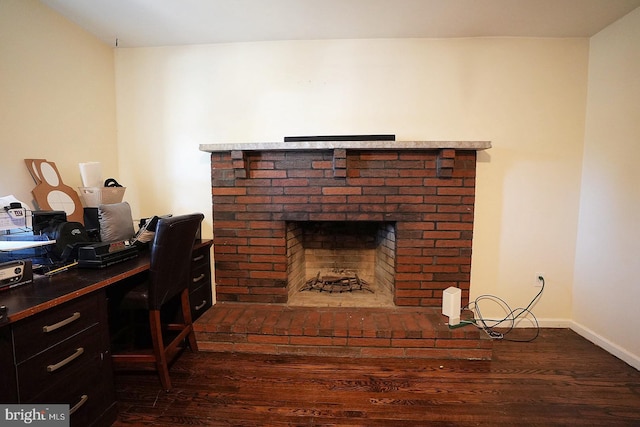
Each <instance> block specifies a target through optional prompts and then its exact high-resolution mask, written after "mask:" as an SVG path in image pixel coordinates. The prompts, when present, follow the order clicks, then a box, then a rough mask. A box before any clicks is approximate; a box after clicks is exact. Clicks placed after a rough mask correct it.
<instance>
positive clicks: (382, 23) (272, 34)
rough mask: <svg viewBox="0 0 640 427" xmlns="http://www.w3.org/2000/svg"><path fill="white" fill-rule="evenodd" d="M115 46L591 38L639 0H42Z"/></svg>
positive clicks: (638, 2) (635, 6) (630, 9)
mask: <svg viewBox="0 0 640 427" xmlns="http://www.w3.org/2000/svg"><path fill="white" fill-rule="evenodd" d="M40 1H41V2H42V3H44V4H46V5H48V6H49V7H51V8H52V9H54V10H56V11H57V12H58V13H60V14H61V15H63V16H65V17H67V18H68V19H69V20H71V21H73V22H75V23H76V24H78V25H79V26H80V27H82V28H84V29H86V30H87V31H89V32H90V33H92V34H94V35H96V36H97V37H98V38H99V39H101V40H103V41H104V42H105V43H108V44H111V45H113V46H119V47H143V46H168V45H184V44H209V43H230V42H248V41H266V40H314V39H361V38H446V37H590V36H592V35H594V34H596V33H597V32H599V31H600V30H602V29H603V28H604V27H606V26H607V25H609V24H611V23H612V22H614V21H616V20H617V19H619V18H621V17H622V16H624V15H626V14H627V13H629V12H630V11H632V10H633V9H635V8H637V7H640V0H40Z"/></svg>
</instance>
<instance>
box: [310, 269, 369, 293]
mask: <svg viewBox="0 0 640 427" xmlns="http://www.w3.org/2000/svg"><path fill="white" fill-rule="evenodd" d="M301 291H317V292H327V293H330V294H333V293H343V292H354V291H363V292H371V293H373V289H371V287H370V286H369V283H367V281H366V280H363V279H361V278H359V277H358V275H357V274H355V273H354V274H353V275H350V274H349V275H346V274H342V275H326V276H320V272H318V274H317V275H316V277H314V278H312V279H309V280H307V282H306V283H305V285H304V286H303V287H302V289H301Z"/></svg>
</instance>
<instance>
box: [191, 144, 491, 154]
mask: <svg viewBox="0 0 640 427" xmlns="http://www.w3.org/2000/svg"><path fill="white" fill-rule="evenodd" d="M336 148H338V149H340V148H344V149H351V150H437V149H443V148H453V149H456V150H476V151H478V150H486V149H488V148H491V141H296V142H237V143H223V144H200V151H207V152H210V153H214V152H221V151H236V150H238V151H273V150H283V151H284V150H286V151H295V150H331V149H336Z"/></svg>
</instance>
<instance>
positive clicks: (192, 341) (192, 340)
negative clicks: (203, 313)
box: [181, 289, 198, 353]
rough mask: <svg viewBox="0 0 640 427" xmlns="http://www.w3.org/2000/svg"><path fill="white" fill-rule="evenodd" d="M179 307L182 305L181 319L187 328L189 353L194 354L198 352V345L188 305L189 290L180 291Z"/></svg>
mask: <svg viewBox="0 0 640 427" xmlns="http://www.w3.org/2000/svg"><path fill="white" fill-rule="evenodd" d="M181 305H182V318H183V319H184V324H185V325H187V327H188V328H189V335H188V336H187V340H188V341H189V347H190V348H191V351H192V352H194V353H197V352H198V343H197V342H196V333H195V331H194V330H193V321H192V319H191V305H190V304H189V290H188V289H185V290H184V291H182V295H181Z"/></svg>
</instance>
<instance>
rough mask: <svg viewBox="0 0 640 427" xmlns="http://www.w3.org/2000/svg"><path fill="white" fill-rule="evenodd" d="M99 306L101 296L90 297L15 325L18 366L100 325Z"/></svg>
mask: <svg viewBox="0 0 640 427" xmlns="http://www.w3.org/2000/svg"><path fill="white" fill-rule="evenodd" d="M98 305H99V301H98V296H97V295H95V294H93V295H88V296H86V297H81V298H78V299H76V300H73V301H71V302H68V303H66V304H63V305H60V306H59V307H56V308H55V310H47V311H45V312H43V313H40V314H36V315H34V316H31V317H29V318H27V319H25V320H23V321H21V322H18V323H16V324H15V325H14V327H13V339H14V345H15V358H16V362H17V363H20V362H23V361H24V360H26V359H28V358H30V357H32V356H34V355H36V354H38V353H40V352H42V351H43V350H45V349H47V348H48V347H51V346H53V345H56V344H58V343H59V342H61V341H64V340H65V339H67V338H69V337H70V336H72V335H74V334H77V333H78V332H80V331H83V330H85V329H87V328H89V327H91V326H93V325H95V324H96V323H98V320H99V319H98V317H99V310H98Z"/></svg>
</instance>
